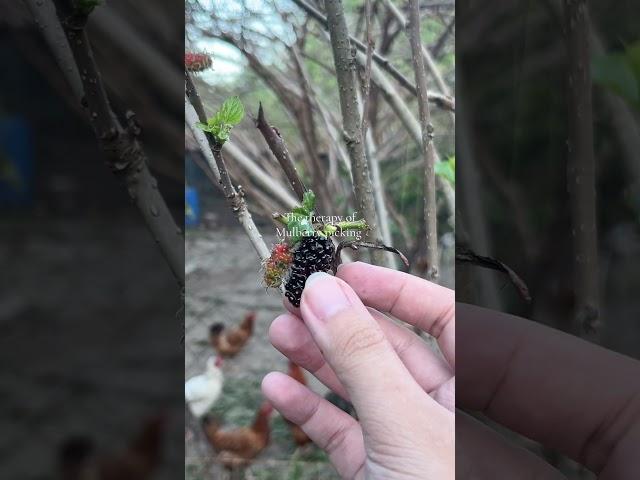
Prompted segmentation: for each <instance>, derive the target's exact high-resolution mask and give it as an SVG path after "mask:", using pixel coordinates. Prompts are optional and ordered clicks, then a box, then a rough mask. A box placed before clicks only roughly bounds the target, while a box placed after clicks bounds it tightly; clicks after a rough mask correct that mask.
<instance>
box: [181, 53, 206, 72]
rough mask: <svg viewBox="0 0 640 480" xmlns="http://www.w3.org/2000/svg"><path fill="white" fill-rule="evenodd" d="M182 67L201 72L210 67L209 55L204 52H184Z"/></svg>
mask: <svg viewBox="0 0 640 480" xmlns="http://www.w3.org/2000/svg"><path fill="white" fill-rule="evenodd" d="M184 68H186V69H187V71H189V72H203V71H205V70H206V69H208V68H211V56H210V55H208V54H206V53H191V52H187V53H185V54H184Z"/></svg>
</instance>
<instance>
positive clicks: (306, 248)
mask: <svg viewBox="0 0 640 480" xmlns="http://www.w3.org/2000/svg"><path fill="white" fill-rule="evenodd" d="M334 255H335V247H334V246H333V242H332V241H331V239H329V238H326V237H320V236H317V235H312V236H307V237H304V238H303V239H302V240H301V241H300V243H299V244H298V246H297V247H296V249H295V251H294V252H293V263H292V264H291V269H290V272H289V278H288V279H287V283H286V284H285V296H286V297H287V298H288V299H289V301H290V302H291V303H292V304H293V305H294V306H296V307H299V306H300V297H301V296H302V290H303V289H304V284H305V282H306V281H307V278H308V277H309V276H310V275H311V274H312V273H315V272H328V271H329V270H331V266H332V264H333V257H334Z"/></svg>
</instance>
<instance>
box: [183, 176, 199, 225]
mask: <svg viewBox="0 0 640 480" xmlns="http://www.w3.org/2000/svg"><path fill="white" fill-rule="evenodd" d="M184 224H185V225H186V226H187V227H196V226H197V225H199V224H200V201H199V199H198V190H196V189H195V188H193V187H190V186H188V185H187V186H185V187H184Z"/></svg>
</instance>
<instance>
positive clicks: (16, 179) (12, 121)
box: [0, 117, 34, 206]
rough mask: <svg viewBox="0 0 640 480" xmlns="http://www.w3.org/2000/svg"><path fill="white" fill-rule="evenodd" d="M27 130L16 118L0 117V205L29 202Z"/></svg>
mask: <svg viewBox="0 0 640 480" xmlns="http://www.w3.org/2000/svg"><path fill="white" fill-rule="evenodd" d="M33 175H34V166H33V148H32V145H31V130H30V128H29V125H28V124H27V122H26V121H25V120H23V119H22V118H20V117H4V118H0V206H2V205H5V206H27V205H29V204H30V203H31V201H32V200H33Z"/></svg>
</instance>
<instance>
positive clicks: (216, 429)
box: [202, 402, 273, 469]
mask: <svg viewBox="0 0 640 480" xmlns="http://www.w3.org/2000/svg"><path fill="white" fill-rule="evenodd" d="M272 411H273V406H272V405H271V404H270V403H268V402H264V403H263V404H262V405H261V406H260V409H259V410H258V412H257V413H256V417H255V420H254V422H253V424H252V425H251V426H250V427H240V428H236V429H233V430H221V429H220V424H219V422H217V421H216V420H214V419H213V418H211V417H209V416H205V417H204V418H203V420H202V425H203V429H204V433H205V435H206V437H207V440H208V441H209V443H210V444H211V446H212V447H213V448H214V449H215V450H217V451H218V452H219V455H218V461H219V462H220V463H221V464H222V465H224V466H225V467H226V468H228V469H235V468H240V467H244V466H246V465H248V464H249V463H250V461H251V459H253V458H254V457H256V456H257V455H258V454H259V453H260V452H261V451H262V450H263V449H264V448H265V447H266V446H267V444H268V443H269V436H270V433H271V428H270V426H269V418H270V417H271V412H272Z"/></svg>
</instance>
